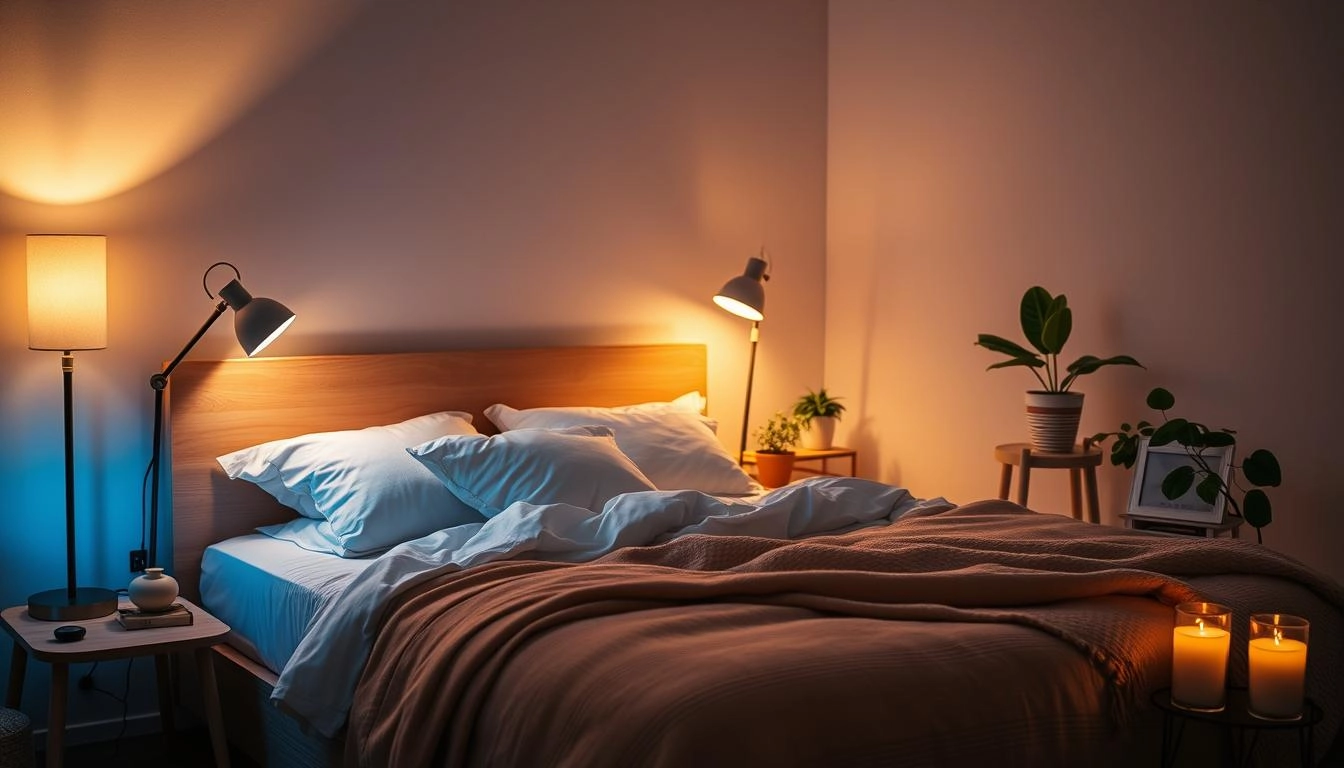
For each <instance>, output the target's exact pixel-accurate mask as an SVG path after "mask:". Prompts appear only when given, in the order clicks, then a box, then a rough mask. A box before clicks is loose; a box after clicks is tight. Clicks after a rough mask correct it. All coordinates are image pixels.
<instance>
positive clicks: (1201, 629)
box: [1195, 619, 1204, 635]
mask: <svg viewBox="0 0 1344 768" xmlns="http://www.w3.org/2000/svg"><path fill="white" fill-rule="evenodd" d="M1195 626H1196V627H1199V634H1201V635H1202V634H1204V620H1203V619H1195Z"/></svg>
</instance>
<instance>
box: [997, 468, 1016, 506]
mask: <svg viewBox="0 0 1344 768" xmlns="http://www.w3.org/2000/svg"><path fill="white" fill-rule="evenodd" d="M1012 487H1013V465H1012V464H1004V465H1003V469H1001V470H999V498H1000V499H1007V498H1008V489H1009V488H1012Z"/></svg>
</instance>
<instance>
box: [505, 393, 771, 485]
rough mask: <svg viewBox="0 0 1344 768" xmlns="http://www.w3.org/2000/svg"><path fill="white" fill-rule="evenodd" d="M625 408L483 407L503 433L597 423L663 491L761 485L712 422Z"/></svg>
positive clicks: (680, 412)
mask: <svg viewBox="0 0 1344 768" xmlns="http://www.w3.org/2000/svg"><path fill="white" fill-rule="evenodd" d="M680 400H681V399H679V400H678V401H674V403H650V404H645V405H640V406H626V407H621V408H588V407H573V408H530V409H527V410H518V409H516V408H511V407H509V406H507V405H503V404H495V405H492V406H490V407H489V408H486V409H485V415H486V417H487V418H489V419H490V421H492V422H494V424H495V426H497V427H499V428H500V429H501V430H504V431H508V430H513V429H560V428H564V427H575V426H582V425H598V426H604V427H607V428H609V429H611V431H612V434H613V435H615V437H616V445H618V446H619V447H620V449H621V452H622V453H624V454H625V455H626V456H629V457H630V460H631V461H633V462H634V463H635V466H637V467H639V469H640V471H642V472H643V473H644V475H645V476H646V477H648V478H649V480H650V481H651V482H652V483H653V484H654V485H655V486H657V488H658V490H660V491H680V490H688V489H689V490H696V491H703V492H704V493H710V494H715V495H720V496H733V495H743V494H748V493H755V492H758V491H760V490H761V487H760V486H759V485H758V484H757V483H756V482H755V481H754V480H752V479H751V476H749V475H748V474H747V473H746V472H743V471H742V468H741V467H739V466H738V465H737V462H736V461H735V460H733V457H732V456H730V455H729V454H728V451H727V450H725V449H724V447H723V445H722V444H721V443H720V442H719V438H718V436H717V435H715V434H714V422H712V421H711V420H709V419H707V418H705V417H703V416H701V415H700V414H699V413H698V412H692V411H688V410H684V406H683V407H676V403H677V402H680Z"/></svg>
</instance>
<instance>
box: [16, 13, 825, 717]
mask: <svg viewBox="0 0 1344 768" xmlns="http://www.w3.org/2000/svg"><path fill="white" fill-rule="evenodd" d="M275 6H281V7H275ZM0 34H3V35H4V45H0V72H3V73H4V74H3V75H0V78H2V79H0V96H2V97H3V98H0V101H2V102H3V103H4V104H5V108H4V109H3V111H2V112H3V114H0V147H4V149H3V150H0V435H3V440H0V519H3V521H4V525H5V530H6V535H5V536H3V537H0V563H3V566H0V568H2V569H3V578H0V602H3V604H4V605H14V604H19V603H22V602H24V601H25V600H26V598H27V596H28V595H29V594H30V593H32V592H35V591H39V590H43V589H49V588H55V587H60V586H63V583H64V569H63V561H62V557H61V553H62V552H63V551H64V526H63V524H62V515H63V503H62V490H61V488H62V482H63V480H62V478H63V474H62V472H63V469H62V447H61V445H62V444H61V394H60V371H59V355H58V354H56V353H47V352H41V353H39V352H33V351H29V350H28V349H27V332H26V316H25V306H26V297H25V290H24V269H25V266H24V258H25V256H24V240H23V237H22V235H23V234H24V233H26V232H51V231H59V232H100V233H104V234H107V235H108V237H109V265H108V268H109V282H110V285H109V324H110V326H109V336H110V340H109V344H108V348H107V349H106V350H103V351H97V352H87V353H77V356H76V359H77V363H76V372H75V435H76V440H77V443H78V450H77V462H78V500H79V513H78V514H79V525H78V536H79V562H80V568H81V582H82V583H86V584H98V585H106V586H110V587H121V586H124V585H125V583H127V582H128V581H129V579H130V578H131V574H130V573H129V572H128V570H127V563H126V558H127V552H128V550H130V549H132V548H134V547H137V546H139V544H140V541H141V534H140V533H139V531H140V520H141V506H140V499H141V493H140V491H141V479H142V476H143V473H144V468H145V466H146V462H147V461H148V459H149V453H150V434H149V433H150V426H151V423H152V414H151V410H152V409H151V403H152V398H151V393H150V390H149V387H148V377H149V375H150V374H151V373H153V372H154V371H156V370H158V368H159V366H160V365H161V363H162V362H163V361H164V360H165V359H167V358H170V357H171V356H172V355H173V354H175V353H176V352H177V350H178V349H180V348H181V346H182V345H183V344H184V343H185V342H186V340H187V339H188V338H189V337H190V335H191V334H192V333H193V332H194V331H195V330H196V329H197V328H198V327H199V325H200V324H201V323H202V322H203V321H204V320H205V319H206V317H207V315H208V314H209V313H210V310H211V307H212V302H211V300H210V298H209V297H208V296H207V295H206V294H205V291H204V290H203V288H202V285H201V282H202V273H203V272H204V270H205V268H206V267H207V266H208V265H210V264H211V263H212V262H215V261H217V260H223V259H227V260H230V261H232V262H234V263H235V264H236V265H237V266H238V267H239V269H240V270H241V271H242V276H243V281H244V283H245V284H246V285H247V286H248V287H249V289H250V290H251V291H252V292H253V293H254V294H256V295H261V296H271V297H273V298H276V299H279V300H281V301H283V302H285V303H286V304H288V305H289V306H290V307H291V308H293V309H294V310H295V311H296V312H297V313H298V315H299V320H298V322H297V323H296V324H295V325H294V327H293V328H292V329H291V331H290V332H289V333H288V334H287V335H286V336H285V337H283V338H282V339H281V340H280V341H279V342H277V344H276V345H275V346H274V347H273V348H272V349H271V350H268V352H267V354H314V353H347V352H371V351H390V350H418V349H434V348H446V347H458V346H491V345H508V346H525V345H554V344H612V343H648V342H703V343H706V344H708V345H709V355H710V361H709V363H710V371H711V378H710V382H709V397H710V412H711V415H714V416H717V417H718V418H719V419H720V420H721V422H722V429H721V436H722V438H723V441H724V443H725V445H727V446H730V447H735V446H736V443H737V438H738V435H739V434H740V431H739V430H740V421H739V420H740V418H741V417H740V414H741V409H742V399H743V388H744V381H745V374H746V363H747V350H748V347H747V332H748V326H747V324H746V323H745V321H741V320H739V319H737V318H734V317H732V316H730V315H728V314H726V313H724V312H722V311H720V310H719V309H717V308H716V307H714V306H713V305H712V304H711V303H710V301H709V297H710V296H711V295H712V294H713V292H714V291H715V290H717V289H718V288H719V286H721V285H722V284H723V283H724V282H725V281H726V280H727V279H728V278H730V277H733V276H735V275H736V274H739V273H740V272H741V270H742V268H743V266H744V265H745V264H746V260H747V258H748V257H749V256H752V255H754V254H755V253H756V252H757V251H758V250H759V248H760V247H761V246H765V247H766V248H767V249H768V250H769V253H770V255H771V259H772V262H773V270H772V271H773V279H772V280H771V281H770V283H769V286H768V301H769V306H768V307H767V315H768V316H767V322H766V324H765V325H764V327H763V331H762V342H761V350H760V356H759V359H758V363H757V364H758V369H757V377H756V383H757V386H756V394H755V401H754V402H755V403H756V404H757V405H756V408H755V409H754V412H755V413H757V414H759V415H760V418H761V420H763V419H764V416H765V415H766V413H767V411H769V410H773V409H775V408H782V407H785V406H787V405H789V404H791V402H792V400H793V398H794V397H796V396H797V395H798V394H799V393H801V392H802V391H803V390H804V388H806V387H809V386H812V387H815V386H818V385H820V382H821V371H822V361H823V353H822V334H823V331H822V319H823V305H822V302H823V299H824V294H823V292H822V291H821V290H819V286H820V285H822V284H823V282H824V279H825V267H824V247H825V235H824V232H825V228H824V224H825V221H824V217H825V203H824V195H825V176H824V174H825V152H826V107H825V103H826V101H825V99H826V6H825V3H824V2H821V0H738V1H737V2H729V3H724V2H720V1H719V0H693V1H691V2H687V0H658V1H656V2H640V3H629V2H625V1H624V0H573V1H567V2H565V3H554V2H548V1H546V0H532V1H525V0H489V1H488V2H486V1H485V0H480V1H473V2H453V3H410V2H405V3H385V2H379V3H372V2H343V3H333V2H328V0H322V1H321V2H316V0H314V2H295V3H280V4H271V3H226V4H220V3H214V2H208V1H207V0H187V1H184V2H179V3H174V4H173V7H172V8H171V9H168V8H166V7H165V6H164V5H163V4H162V3H157V2H151V1H150V0H144V1H141V0H128V1H127V2H120V3H115V4H111V3H102V2H95V1H94V0H84V1H82V2H81V1H80V0H76V1H75V2H70V3H55V4H53V3H44V2H38V0H21V1H20V2H6V3H4V4H3V5H0ZM16 142H18V143H17V144H16ZM227 277H228V275H227V273H223V274H221V273H220V272H218V271H217V272H215V273H213V274H212V278H213V282H212V284H211V285H210V287H211V288H212V289H215V290H217V289H218V288H219V287H220V285H222V283H223V282H225V281H227ZM227 325H228V323H227V322H224V321H221V322H220V323H219V324H218V327H216V328H213V329H212V330H211V331H210V332H209V334H208V335H207V336H206V337H205V338H204V339H203V340H202V341H201V343H200V344H199V346H198V347H197V348H196V350H195V351H194V352H193V353H192V355H193V357H194V358H198V359H206V358H210V357H223V356H236V355H238V354H240V353H239V351H238V348H237V346H236V344H235V343H234V342H233V340H232V339H231V336H230V329H229V328H227V327H226V326H227ZM160 559H161V560H167V559H169V558H168V556H167V552H166V551H165V553H164V557H162V558H160ZM151 666H152V665H150V664H148V663H147V662H143V661H142V662H139V663H138V664H137V665H136V667H135V668H134V675H133V676H134V677H135V678H136V679H137V680H141V681H143V680H145V679H148V677H147V676H148V674H149V670H150V667H151ZM122 670H124V666H121V665H104V666H103V667H101V668H100V671H99V673H98V680H99V684H100V685H102V686H103V687H107V688H110V689H114V690H119V689H120V685H121V683H120V681H121V679H122V675H121V671H122ZM82 672H83V669H79V670H76V673H75V675H74V677H77V676H78V675H79V674H81V673H82ZM4 674H6V672H4V671H0V676H3V675H4ZM44 677H45V675H44V674H42V672H41V667H40V665H39V666H37V667H30V674H29V685H28V689H27V691H26V692H25V696H24V709H25V710H26V711H28V712H29V713H30V714H32V715H33V716H34V719H35V720H36V721H37V722H38V725H39V726H41V725H42V721H43V719H44V713H45V703H44V702H45V701H46V690H45V680H43V679H42V678H44ZM149 690H152V687H151V686H143V685H137V686H136V691H135V696H134V698H133V701H132V706H131V710H130V711H131V713H132V714H133V715H134V714H137V713H143V712H145V711H148V710H151V709H152V708H153V703H152V696H150V695H149V694H148V693H147V691H149ZM72 708H73V712H72V721H74V722H82V723H85V724H88V723H91V722H94V721H96V720H99V719H100V718H109V719H116V718H119V717H120V708H119V707H117V706H115V705H112V704H109V703H107V701H106V700H105V699H104V698H103V697H99V696H96V695H93V694H85V693H80V692H76V693H75V694H74V698H73V700H72ZM149 725H150V726H152V725H153V723H152V722H150V723H149ZM112 732H115V728H113V729H112ZM100 735H103V736H105V735H107V732H106V731H104V732H102V733H101V734H100Z"/></svg>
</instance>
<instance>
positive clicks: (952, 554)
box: [346, 501, 1344, 766]
mask: <svg viewBox="0 0 1344 768" xmlns="http://www.w3.org/2000/svg"><path fill="white" fill-rule="evenodd" d="M1190 599H1216V600H1219V601H1220V602H1228V603H1230V604H1232V605H1233V607H1234V610H1235V611H1236V614H1237V615H1236V617H1235V622H1236V623H1238V624H1244V623H1245V622H1246V620H1247V619H1246V617H1247V615H1248V614H1249V612H1251V611H1259V610H1265V609H1272V610H1281V611H1284V612H1296V611H1303V612H1310V613H1311V614H1313V615H1312V619H1313V621H1314V622H1316V621H1319V622H1321V623H1322V625H1324V626H1326V627H1332V629H1328V630H1325V631H1333V632H1334V635H1333V636H1334V637H1336V638H1337V637H1340V636H1341V635H1340V632H1341V631H1344V615H1342V614H1341V610H1344V593H1342V592H1341V590H1340V588H1339V585H1336V584H1333V583H1331V582H1329V581H1328V580H1325V579H1323V578H1321V577H1319V576H1318V575H1316V574H1314V573H1312V572H1310V571H1308V570H1307V569H1305V568H1303V567H1301V566H1300V565H1298V564H1297V563H1295V562H1293V561H1291V560H1289V559H1287V558H1284V557H1282V556H1279V555H1277V554H1275V553H1274V552H1272V551H1271V550H1268V549H1266V548H1264V547H1260V546H1257V545H1253V544H1248V543H1246V542H1240V541H1232V540H1228V539H1218V540H1205V539H1198V540H1197V539H1184V538H1168V537H1157V536H1151V535H1145V534H1138V533H1135V532H1129V531H1120V530H1116V529H1110V528H1103V527H1098V526H1092V525H1088V524H1085V523H1078V522H1076V521H1074V520H1071V519H1068V518H1062V517H1059V516H1054V515H1041V514H1035V513H1032V512H1029V511H1027V510H1024V509H1022V508H1020V507H1017V506H1016V505H1012V504H1009V503H1007V502H997V501H995V502H981V503H977V504H971V505H966V506H963V507H959V508H955V509H952V510H949V511H944V512H939V513H935V514H930V515H927V516H907V517H906V518H903V519H902V520H900V521H899V522H897V523H896V524H893V525H891V526H886V527H881V528H870V529H864V530H860V531H858V532H854V533H850V534H846V535H837V536H820V537H816V538H812V539H807V540H804V541H795V542H789V541H780V540H772V539H762V538H754V537H725V536H687V537H684V538H681V539H676V540H674V541H671V542H669V543H667V544H663V545H660V546H654V547H641V548H631V549H626V550H620V551H617V552H615V553H613V554H611V555H608V556H606V557H604V558H602V559H600V560H598V561H595V562H592V563H586V564H561V563H544V562H534V561H508V562H500V563H491V564H487V565H483V566H480V567H477V568H473V569H470V570H467V571H464V572H459V573H452V574H447V575H444V576H441V577H437V578H435V579H432V580H431V581H429V582H428V583H426V584H424V585H422V586H421V587H419V588H418V589H416V590H415V591H414V592H412V593H408V594H404V595H402V596H401V597H400V598H399V599H398V601H397V605H396V606H395V608H394V609H393V610H391V611H389V618H388V619H387V621H386V623H385V626H384V628H383V630H382V632H381V634H380V636H379V640H378V642H377V644H376V646H375V648H374V651H373V654H372V656H371V657H370V659H369V662H368V666H367V667H366V670H365V672H364V676H363V678H362V680H361V683H360V687H359V691H358V693H357V696H356V700H355V703H354V706H353V708H352V710H351V716H350V721H349V729H348V743H347V748H346V755H347V757H348V760H349V762H350V763H352V764H359V765H371V766H373V765H377V766H383V765H396V766H418V765H451V766H459V765H461V766H466V765H574V766H596V765H668V766H674V765H733V766H741V765H874V766H877V765H882V766H889V765H928V764H962V763H963V762H964V761H965V762H969V761H974V760H990V761H993V762H994V763H995V764H1004V765H1010V764H1013V765H1016V764H1058V765H1063V764H1070V765H1072V764H1090V765H1107V764H1124V763H1126V762H1128V761H1130V760H1134V759H1140V760H1142V759H1147V758H1149V757H1153V758H1155V756H1156V753H1155V751H1154V750H1156V749H1157V743H1158V742H1157V740H1156V739H1157V736H1156V732H1157V731H1156V728H1155V726H1154V723H1155V716H1154V713H1153V712H1152V709H1151V706H1150V705H1148V703H1147V695H1148V694H1149V693H1150V692H1151V691H1152V690H1155V689H1157V688H1160V687H1162V686H1164V685H1166V684H1167V681H1168V679H1169V671H1170V644H1171V620H1172V613H1171V609H1170V606H1171V605H1172V604H1174V603H1176V602H1179V601H1183V600H1190ZM1244 632H1245V629H1244V627H1243V628H1241V633H1242V635H1243V637H1242V640H1241V644H1242V645H1244ZM1235 645H1236V643H1234V647H1235ZM1240 653H1241V660H1240V663H1241V673H1240V674H1241V682H1242V684H1244V665H1245V659H1244V655H1245V652H1244V648H1243V649H1242V650H1241V652H1240ZM1312 654H1313V657H1312V664H1313V675H1315V676H1324V678H1323V679H1326V680H1338V679H1340V673H1341V671H1342V670H1344V666H1341V659H1340V653H1339V651H1338V649H1337V648H1336V649H1333V650H1330V649H1328V647H1324V646H1323V648H1322V653H1320V654H1317V648H1316V646H1315V645H1313V649H1312ZM1236 664H1237V658H1236V655H1235V654H1234V659H1233V661H1232V664H1231V665H1230V669H1231V670H1235V668H1236ZM1231 674H1232V678H1233V679H1232V682H1233V683H1236V682H1237V674H1236V672H1235V671H1233V672H1232V673H1231ZM1328 687H1330V686H1322V685H1313V686H1311V688H1310V690H1309V693H1311V694H1312V695H1313V696H1315V697H1317V699H1318V700H1321V699H1322V698H1323V697H1325V698H1328V697H1332V696H1333V697H1337V696H1338V695H1339V694H1338V692H1337V691H1336V692H1331V691H1330V690H1327V688H1328ZM1339 703H1340V702H1338V701H1335V702H1333V706H1327V712H1329V711H1331V710H1333V711H1334V712H1336V713H1337V712H1338V711H1339ZM1326 725H1327V726H1328V727H1329V729H1330V734H1331V735H1333V732H1334V730H1335V729H1337V728H1338V725H1339V722H1338V716H1337V715H1336V716H1334V718H1333V720H1331V721H1330V722H1327V724H1326ZM1324 742H1325V744H1328V743H1329V739H1328V738H1327V739H1324ZM1318 743H1319V742H1318Z"/></svg>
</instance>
